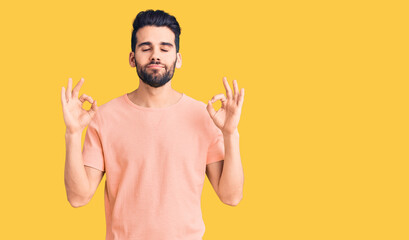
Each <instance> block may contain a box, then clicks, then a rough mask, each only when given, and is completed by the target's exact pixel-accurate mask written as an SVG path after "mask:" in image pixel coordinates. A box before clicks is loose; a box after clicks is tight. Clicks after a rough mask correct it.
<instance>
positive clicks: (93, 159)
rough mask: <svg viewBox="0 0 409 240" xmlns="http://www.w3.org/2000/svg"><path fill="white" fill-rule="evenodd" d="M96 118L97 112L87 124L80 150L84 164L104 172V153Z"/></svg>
mask: <svg viewBox="0 0 409 240" xmlns="http://www.w3.org/2000/svg"><path fill="white" fill-rule="evenodd" d="M98 118H99V116H98V112H97V113H96V114H95V116H94V117H93V118H92V120H91V122H90V123H89V124H88V129H87V132H86V134H85V140H84V147H83V151H82V159H83V161H84V165H85V166H89V167H92V168H95V169H98V170H100V171H102V172H105V164H104V154H103V149H102V141H101V132H100V125H99V119H98Z"/></svg>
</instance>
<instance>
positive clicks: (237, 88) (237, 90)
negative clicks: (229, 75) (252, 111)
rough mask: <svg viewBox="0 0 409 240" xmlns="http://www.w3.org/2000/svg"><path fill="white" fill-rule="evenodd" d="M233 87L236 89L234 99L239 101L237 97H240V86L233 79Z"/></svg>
mask: <svg viewBox="0 0 409 240" xmlns="http://www.w3.org/2000/svg"><path fill="white" fill-rule="evenodd" d="M233 89H234V97H233V100H234V102H235V103H237V99H238V97H239V86H238V85H237V81H236V80H233Z"/></svg>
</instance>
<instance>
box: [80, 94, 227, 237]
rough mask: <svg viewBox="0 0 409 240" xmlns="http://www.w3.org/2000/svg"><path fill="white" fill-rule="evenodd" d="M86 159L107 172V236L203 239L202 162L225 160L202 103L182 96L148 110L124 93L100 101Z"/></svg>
mask: <svg viewBox="0 0 409 240" xmlns="http://www.w3.org/2000/svg"><path fill="white" fill-rule="evenodd" d="M82 155H83V159H84V165H86V166H90V167H93V168H96V169H98V170H101V171H104V172H105V173H106V182H105V193H104V195H105V218H106V239H107V240H114V239H115V240H123V239H127V240H132V239H135V240H136V239H137V240H200V239H202V237H203V234H204V231H205V225H204V222H203V218H202V212H201V203H200V201H201V194H202V189H203V183H204V180H205V175H206V164H209V163H212V162H216V161H220V160H223V159H224V142H223V135H222V132H221V131H220V129H219V128H217V127H216V125H215V124H214V123H213V121H212V119H211V118H210V116H209V114H208V112H207V110H206V104H204V103H202V102H200V101H197V100H195V99H193V98H191V97H189V96H187V95H185V94H183V96H182V98H181V99H180V100H179V101H178V102H177V103H176V104H173V105H172V106H169V107H166V108H147V107H142V106H138V105H136V104H134V103H132V102H131V101H130V100H129V98H128V96H127V94H125V95H122V96H120V97H117V98H115V99H113V100H111V101H109V102H107V103H105V104H103V105H101V106H100V107H99V110H98V112H97V114H96V115H95V117H94V118H93V119H92V121H91V122H90V124H89V126H88V129H87V132H86V135H85V141H84V148H83V152H82Z"/></svg>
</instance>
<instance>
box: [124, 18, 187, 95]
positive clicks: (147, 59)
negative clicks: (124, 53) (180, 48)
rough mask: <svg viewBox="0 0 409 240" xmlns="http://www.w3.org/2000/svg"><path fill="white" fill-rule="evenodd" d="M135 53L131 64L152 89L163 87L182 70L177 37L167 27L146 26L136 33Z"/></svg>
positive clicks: (132, 55)
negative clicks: (176, 42)
mask: <svg viewBox="0 0 409 240" xmlns="http://www.w3.org/2000/svg"><path fill="white" fill-rule="evenodd" d="M136 39H137V43H136V46H135V53H133V52H131V53H130V55H129V63H130V65H131V66H132V67H135V66H136V72H137V73H138V76H139V78H140V79H141V80H142V81H143V82H144V83H146V84H148V85H149V86H151V87H155V88H157V87H161V86H163V85H165V84H166V83H167V82H169V81H170V80H171V79H172V77H173V74H174V73H175V67H177V68H180V67H181V64H182V59H181V56H180V53H176V46H175V35H174V33H173V32H172V31H171V30H170V29H169V28H167V27H156V26H145V27H143V28H140V29H139V30H138V31H137V32H136Z"/></svg>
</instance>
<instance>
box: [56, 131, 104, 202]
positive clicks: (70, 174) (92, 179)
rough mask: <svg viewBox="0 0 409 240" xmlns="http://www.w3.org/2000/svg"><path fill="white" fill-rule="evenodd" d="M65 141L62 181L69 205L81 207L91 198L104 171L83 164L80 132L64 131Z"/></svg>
mask: <svg viewBox="0 0 409 240" xmlns="http://www.w3.org/2000/svg"><path fill="white" fill-rule="evenodd" d="M65 141H66V159H65V170H64V182H65V189H66V192H67V199H68V202H69V203H70V204H71V206H73V207H81V206H84V205H86V204H87V203H88V202H89V201H90V200H91V198H92V196H93V195H94V193H95V191H96V190H97V188H98V185H99V183H100V182H101V180H102V177H103V176H104V172H101V171H99V170H97V169H95V168H91V167H88V166H84V165H83V159H82V153H81V133H73V134H70V133H66V134H65Z"/></svg>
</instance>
